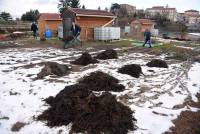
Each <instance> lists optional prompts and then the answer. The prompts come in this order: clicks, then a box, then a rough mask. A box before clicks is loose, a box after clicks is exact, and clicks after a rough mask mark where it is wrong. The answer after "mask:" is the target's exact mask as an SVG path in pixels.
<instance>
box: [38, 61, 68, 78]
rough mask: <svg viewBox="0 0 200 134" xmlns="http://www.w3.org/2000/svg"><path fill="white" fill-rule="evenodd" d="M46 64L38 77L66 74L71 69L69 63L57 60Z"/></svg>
mask: <svg viewBox="0 0 200 134" xmlns="http://www.w3.org/2000/svg"><path fill="white" fill-rule="evenodd" d="M44 64H45V66H44V68H42V70H41V72H40V73H38V75H37V77H36V79H42V78H44V77H45V76H48V75H57V76H64V75H66V74H68V73H69V71H70V69H69V67H68V66H67V65H61V64H58V63H56V62H46V63H44Z"/></svg>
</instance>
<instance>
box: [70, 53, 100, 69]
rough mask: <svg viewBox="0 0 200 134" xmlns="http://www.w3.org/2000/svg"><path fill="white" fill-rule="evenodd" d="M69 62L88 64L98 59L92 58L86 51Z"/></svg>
mask: <svg viewBox="0 0 200 134" xmlns="http://www.w3.org/2000/svg"><path fill="white" fill-rule="evenodd" d="M71 63H72V64H75V65H83V66H86V65H88V64H94V63H98V60H96V59H93V58H92V56H91V55H90V54H89V53H87V52H86V53H83V54H82V56H81V57H80V58H78V59H77V60H75V61H72V62H71Z"/></svg>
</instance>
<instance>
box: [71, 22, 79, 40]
mask: <svg viewBox="0 0 200 134" xmlns="http://www.w3.org/2000/svg"><path fill="white" fill-rule="evenodd" d="M71 31H72V35H73V37H74V38H76V39H78V40H79V41H80V42H81V40H80V34H81V27H80V26H79V25H77V24H76V23H75V22H72V27H71Z"/></svg>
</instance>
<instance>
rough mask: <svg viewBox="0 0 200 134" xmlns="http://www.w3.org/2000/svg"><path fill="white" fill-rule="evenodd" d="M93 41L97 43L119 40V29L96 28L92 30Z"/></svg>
mask: <svg viewBox="0 0 200 134" xmlns="http://www.w3.org/2000/svg"><path fill="white" fill-rule="evenodd" d="M94 39H95V40H99V41H108V40H117V39H120V28H119V27H96V28H94Z"/></svg>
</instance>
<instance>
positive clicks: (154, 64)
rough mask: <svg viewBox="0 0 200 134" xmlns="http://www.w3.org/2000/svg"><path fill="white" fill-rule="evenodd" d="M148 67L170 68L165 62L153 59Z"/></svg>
mask: <svg viewBox="0 0 200 134" xmlns="http://www.w3.org/2000/svg"><path fill="white" fill-rule="evenodd" d="M147 66H148V67H159V68H168V65H167V63H166V62H165V61H163V60H160V59H153V60H151V61H150V62H148V63H147Z"/></svg>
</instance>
